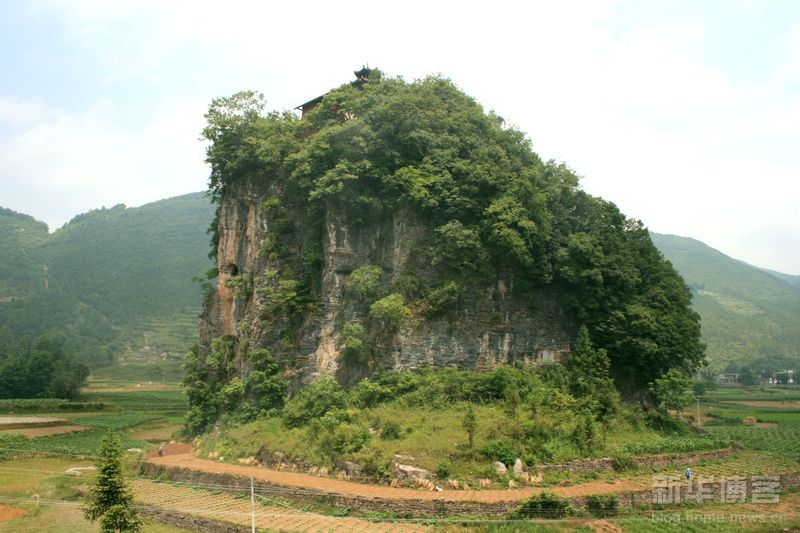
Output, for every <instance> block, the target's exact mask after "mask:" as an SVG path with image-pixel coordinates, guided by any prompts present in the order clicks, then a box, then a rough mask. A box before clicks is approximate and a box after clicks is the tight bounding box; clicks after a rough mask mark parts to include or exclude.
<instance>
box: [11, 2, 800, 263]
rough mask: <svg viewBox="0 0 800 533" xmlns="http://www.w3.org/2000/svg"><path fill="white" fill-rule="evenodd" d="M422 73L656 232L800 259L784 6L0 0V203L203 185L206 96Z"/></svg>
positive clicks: (66, 200) (798, 76)
mask: <svg viewBox="0 0 800 533" xmlns="http://www.w3.org/2000/svg"><path fill="white" fill-rule="evenodd" d="M363 64H369V65H370V66H373V67H379V68H381V69H382V70H383V71H384V72H386V73H388V74H390V75H400V76H403V77H404V78H406V79H409V80H410V79H413V78H417V77H422V76H425V75H427V74H436V73H440V74H442V75H444V76H447V77H449V78H451V79H452V80H453V81H454V82H455V83H456V84H458V85H459V86H460V87H461V88H462V89H463V90H464V91H465V92H467V93H468V94H470V95H472V96H474V97H476V98H477V99H478V101H480V102H481V103H482V104H483V105H484V106H485V107H486V108H487V109H494V110H495V111H496V112H497V113H498V114H500V115H501V116H503V117H504V118H505V119H506V120H507V121H508V122H510V123H512V124H514V125H516V126H517V127H519V128H520V129H522V130H523V131H525V132H527V134H528V135H529V136H530V138H531V139H532V142H533V146H534V149H535V150H536V151H537V152H538V153H539V154H540V155H541V156H542V157H543V158H544V159H557V160H562V161H565V162H566V163H567V164H568V165H569V166H570V167H572V168H573V169H574V170H575V171H576V172H577V173H579V174H580V175H582V176H584V179H583V186H584V188H585V189H586V190H587V191H588V192H590V193H592V194H596V195H600V196H603V197H605V198H607V199H609V200H612V201H613V202H615V203H616V204H617V205H619V207H620V208H621V209H622V210H623V211H624V212H625V213H626V214H628V215H630V216H633V217H637V218H641V219H642V220H643V221H644V222H645V224H646V225H647V226H648V227H650V228H651V229H652V230H653V231H657V232H662V233H675V234H679V235H685V236H691V237H695V238H697V239H700V240H703V241H705V242H707V243H708V244H710V245H711V246H714V247H716V248H719V249H720V250H722V251H723V252H725V253H727V254H729V255H732V256H734V257H737V258H740V259H743V260H745V261H748V262H750V263H753V264H756V265H759V266H765V267H769V268H774V269H777V270H781V271H784V272H788V273H792V274H800V2H797V1H794V0H789V1H786V2H779V1H763V2H761V1H759V2H745V1H735V0H725V1H721V2H696V1H687V2H680V1H672V0H671V1H669V2H651V1H635V2H633V1H632V2H626V1H621V2H616V1H609V2H603V1H600V0H592V1H590V2H578V3H572V2H562V1H559V2H555V1H550V2H541V3H539V2H530V1H526V2H502V1H496V0H494V1H491V2H489V1H484V2H465V1H458V2H434V1H430V0H428V1H425V2H417V1H408V0H406V1H403V2H391V3H389V2H378V1H375V0H373V1H365V2H348V1H343V0H340V1H336V2H332V1H327V2H301V1H293V2H281V3H278V2H267V1H262V2H252V3H251V2H236V1H226V2H213V3H212V2H202V1H197V0H194V1H187V2H179V1H175V0H170V1H161V0H159V1H152V2H150V1H145V0H136V1H130V2H127V1H121V2H114V1H111V0H97V1H92V0H86V1H82V0H63V1H60V0H42V1H31V2H22V1H17V0H0V205H2V206H5V207H10V208H12V209H15V210H17V211H21V212H25V213H29V214H32V215H34V216H36V217H37V218H39V219H42V220H45V221H46V222H47V223H48V224H50V226H51V229H52V228H55V227H58V226H60V225H61V224H63V223H64V222H66V221H67V220H69V219H70V218H71V217H72V216H74V215H76V214H78V213H81V212H84V211H86V210H88V209H91V208H95V207H100V206H103V205H105V206H111V205H114V204H117V203H125V204H127V205H130V206H135V205H140V204H142V203H147V202H149V201H153V200H157V199H160V198H164V197H167V196H174V195H178V194H183V193H187V192H192V191H197V190H202V189H204V188H205V184H206V178H207V175H208V169H207V168H206V166H205V164H204V163H203V146H202V144H201V143H200V141H199V140H198V137H199V132H200V130H201V129H202V126H203V113H204V112H205V110H206V108H207V106H208V103H209V101H210V100H211V98H213V97H215V96H227V95H230V94H232V93H234V92H236V91H239V90H243V89H254V90H258V91H261V92H263V93H264V94H265V96H266V98H267V101H268V106H269V107H270V108H272V109H287V108H293V107H295V106H296V105H298V104H300V103H302V102H304V101H306V100H308V99H310V98H313V97H315V96H317V95H319V94H322V93H323V92H325V91H326V90H327V89H329V88H331V87H333V86H337V85H339V84H341V83H344V82H347V81H349V80H351V79H352V71H353V70H354V69H357V68H359V67H361V66H362V65H363Z"/></svg>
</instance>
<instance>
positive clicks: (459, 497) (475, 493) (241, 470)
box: [147, 453, 647, 503]
mask: <svg viewBox="0 0 800 533" xmlns="http://www.w3.org/2000/svg"><path fill="white" fill-rule="evenodd" d="M147 460H148V461H149V462H151V463H153V464H156V465H161V466H165V467H167V468H175V467H177V468H186V469H189V470H196V471H199V472H205V473H208V474H227V475H233V476H243V477H252V478H253V479H255V480H257V481H262V482H266V483H270V484H274V485H282V486H286V487H295V488H303V489H315V490H320V491H325V492H329V493H334V494H342V495H347V496H366V497H372V498H383V499H395V500H441V501H452V502H457V501H468V502H479V503H498V502H514V501H520V500H524V499H527V498H529V497H531V496H532V495H534V494H538V493H540V492H542V491H543V490H547V491H548V492H552V493H555V494H558V495H559V496H562V497H565V498H571V497H579V496H588V495H590V494H610V493H615V492H629V491H640V490H643V489H646V488H647V487H646V486H644V485H642V484H640V483H635V482H632V481H621V480H620V481H615V482H614V483H608V482H605V481H592V482H590V483H582V484H580V485H573V486H570V487H548V488H547V489H541V488H538V487H525V488H520V489H513V490H471V491H466V490H444V491H442V492H428V491H424V490H414V489H408V488H394V487H388V486H384V485H367V484H364V483H354V482H350V481H342V480H338V479H331V478H325V477H316V476H312V475H309V474H301V473H297V472H279V471H276V470H269V469H266V468H262V467H254V466H242V465H230V464H225V463H217V462H215V461H210V460H208V459H199V458H197V457H195V456H194V455H193V454H191V453H183V454H176V455H169V454H168V455H165V456H164V457H149V458H148V459H147Z"/></svg>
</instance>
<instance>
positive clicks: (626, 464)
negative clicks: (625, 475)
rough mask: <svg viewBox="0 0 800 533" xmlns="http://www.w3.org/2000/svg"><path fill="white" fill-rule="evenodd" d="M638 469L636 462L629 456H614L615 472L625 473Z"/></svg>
mask: <svg viewBox="0 0 800 533" xmlns="http://www.w3.org/2000/svg"><path fill="white" fill-rule="evenodd" d="M634 468H636V461H634V460H633V457H632V456H630V455H628V454H618V455H615V456H614V470H615V471H617V472H624V471H625V470H632V469H634Z"/></svg>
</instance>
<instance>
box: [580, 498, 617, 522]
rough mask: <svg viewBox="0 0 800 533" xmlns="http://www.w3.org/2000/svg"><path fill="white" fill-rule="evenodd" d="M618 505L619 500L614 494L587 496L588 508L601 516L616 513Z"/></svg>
mask: <svg viewBox="0 0 800 533" xmlns="http://www.w3.org/2000/svg"><path fill="white" fill-rule="evenodd" d="M618 507H619V500H618V499H617V497H616V496H614V495H613V494H609V495H592V496H587V498H586V509H587V510H588V511H589V512H590V513H592V514H593V515H594V516H597V517H600V518H603V517H607V516H614V515H616V514H617V510H618Z"/></svg>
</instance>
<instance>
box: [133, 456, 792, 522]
mask: <svg viewBox="0 0 800 533" xmlns="http://www.w3.org/2000/svg"><path fill="white" fill-rule="evenodd" d="M141 471H142V473H143V474H144V475H145V476H148V477H154V478H161V479H163V478H167V479H171V480H174V481H184V482H187V483H199V484H219V485H227V486H228V488H227V491H228V492H232V493H241V492H249V490H250V480H249V478H245V477H241V476H233V475H230V474H212V473H205V472H198V471H195V470H190V469H185V468H179V467H172V468H165V467H163V466H159V465H154V464H152V463H143V464H142V468H141ZM779 483H780V490H786V489H788V488H794V487H800V472H795V473H791V474H782V475H781V476H780V479H779ZM258 485H259V486H260V487H268V488H269V489H273V490H277V491H280V494H281V496H283V497H285V498H289V499H292V500H296V501H305V502H312V503H324V504H328V505H337V506H340V507H349V508H351V509H355V510H359V511H383V512H391V513H397V514H398V515H400V516H405V517H439V516H453V515H483V516H501V515H505V514H506V513H508V512H509V511H513V510H514V509H516V508H517V506H518V505H519V504H520V502H518V501H506V502H491V503H483V502H469V501H463V502H453V501H444V500H422V499H420V500H410V499H409V500H406V499H402V500H401V499H391V498H371V497H365V496H350V495H343V494H336V493H329V492H325V491H322V490H318V489H312V488H305V487H304V488H296V487H285V486H282V485H274V484H269V483H265V482H263V481H260V482H259V483H258ZM684 485H685V483H684ZM709 486H710V487H711V489H710V490H712V491H713V492H714V493H715V494H719V491H720V483H719V482H715V483H710V484H709ZM545 490H547V489H545ZM676 490H678V491H679V492H678V493H679V495H680V498H682V499H685V498H686V496H687V491H686V487H685V486H679V487H677V489H676ZM616 496H617V498H618V500H619V506H620V508H638V507H639V506H641V505H642V504H647V505H650V504H652V503H653V490H652V489H646V490H642V491H631V492H622V493H617V494H616ZM746 496H747V498H748V501H749V498H750V497H751V496H752V485H751V483H747V489H746ZM717 501H718V499H717ZM570 502H571V503H572V505H573V507H575V508H576V509H584V508H585V507H586V497H579V498H570ZM232 531H233V530H232Z"/></svg>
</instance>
